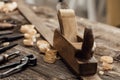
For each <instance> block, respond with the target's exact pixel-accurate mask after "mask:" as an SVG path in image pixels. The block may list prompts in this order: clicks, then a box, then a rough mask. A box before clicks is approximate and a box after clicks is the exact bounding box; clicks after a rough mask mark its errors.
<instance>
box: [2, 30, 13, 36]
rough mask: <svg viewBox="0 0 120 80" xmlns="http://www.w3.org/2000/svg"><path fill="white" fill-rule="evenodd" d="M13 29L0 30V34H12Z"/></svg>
mask: <svg viewBox="0 0 120 80" xmlns="http://www.w3.org/2000/svg"><path fill="white" fill-rule="evenodd" d="M12 33H13V31H0V36H3V35H8V34H12Z"/></svg>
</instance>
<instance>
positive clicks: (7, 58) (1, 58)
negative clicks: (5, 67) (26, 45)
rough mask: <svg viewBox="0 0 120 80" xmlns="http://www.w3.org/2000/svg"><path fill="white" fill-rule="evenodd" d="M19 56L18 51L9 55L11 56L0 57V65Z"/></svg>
mask: <svg viewBox="0 0 120 80" xmlns="http://www.w3.org/2000/svg"><path fill="white" fill-rule="evenodd" d="M19 55H20V51H16V52H14V53H11V54H3V55H0V64H2V63H4V62H7V61H8V60H11V59H13V58H15V57H17V56H19Z"/></svg>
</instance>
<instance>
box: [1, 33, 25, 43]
mask: <svg viewBox="0 0 120 80" xmlns="http://www.w3.org/2000/svg"><path fill="white" fill-rule="evenodd" d="M23 37H24V35H23V34H16V35H6V36H0V44H1V43H3V42H10V41H14V40H17V39H21V38H23Z"/></svg>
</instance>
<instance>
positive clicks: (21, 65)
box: [0, 54, 37, 78]
mask: <svg viewBox="0 0 120 80" xmlns="http://www.w3.org/2000/svg"><path fill="white" fill-rule="evenodd" d="M36 64H37V58H36V57H35V56H34V55H32V54H31V55H28V56H25V57H24V58H22V59H21V60H20V61H18V62H15V63H10V64H7V65H4V66H1V67H0V70H2V69H5V68H9V67H12V68H11V69H9V70H8V71H5V72H3V73H0V78H4V77H7V76H10V75H12V74H14V73H16V72H19V71H21V70H23V69H25V68H27V67H28V66H35V65H36Z"/></svg>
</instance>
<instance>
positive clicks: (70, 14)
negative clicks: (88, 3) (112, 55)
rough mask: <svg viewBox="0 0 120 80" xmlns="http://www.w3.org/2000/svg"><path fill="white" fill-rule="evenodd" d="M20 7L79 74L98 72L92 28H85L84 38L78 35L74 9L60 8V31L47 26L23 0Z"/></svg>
mask: <svg viewBox="0 0 120 80" xmlns="http://www.w3.org/2000/svg"><path fill="white" fill-rule="evenodd" d="M18 9H19V11H20V12H21V14H22V15H23V16H24V17H25V18H26V19H27V20H28V21H29V22H30V23H31V24H33V25H35V28H36V29H37V31H38V32H39V33H40V34H41V35H42V36H43V37H44V38H45V39H46V40H47V41H48V42H49V43H50V44H51V46H53V47H54V48H55V49H56V50H58V52H59V55H60V56H61V57H62V58H63V60H64V61H65V62H66V63H67V64H68V65H69V67H71V69H72V70H73V71H74V72H75V73H76V74H77V75H78V76H89V75H94V74H96V72H97V61H96V59H95V58H94V56H93V53H94V51H93V50H92V49H93V45H94V38H93V33H92V29H90V28H85V32H84V37H83V39H82V38H81V37H77V36H78V35H77V22H76V18H75V13H74V11H73V10H71V9H60V10H59V11H58V19H59V23H60V28H61V31H60V32H58V31H57V30H55V31H52V30H51V29H50V28H48V27H46V26H45V25H44V24H43V23H42V22H43V21H42V20H41V19H40V18H39V17H38V16H37V15H36V14H35V13H34V12H33V11H32V10H31V9H29V7H28V6H27V5H26V4H25V3H24V1H23V0H18ZM78 39H79V40H78ZM80 40H81V41H80ZM89 80H92V79H89ZM96 80H97V79H96Z"/></svg>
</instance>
